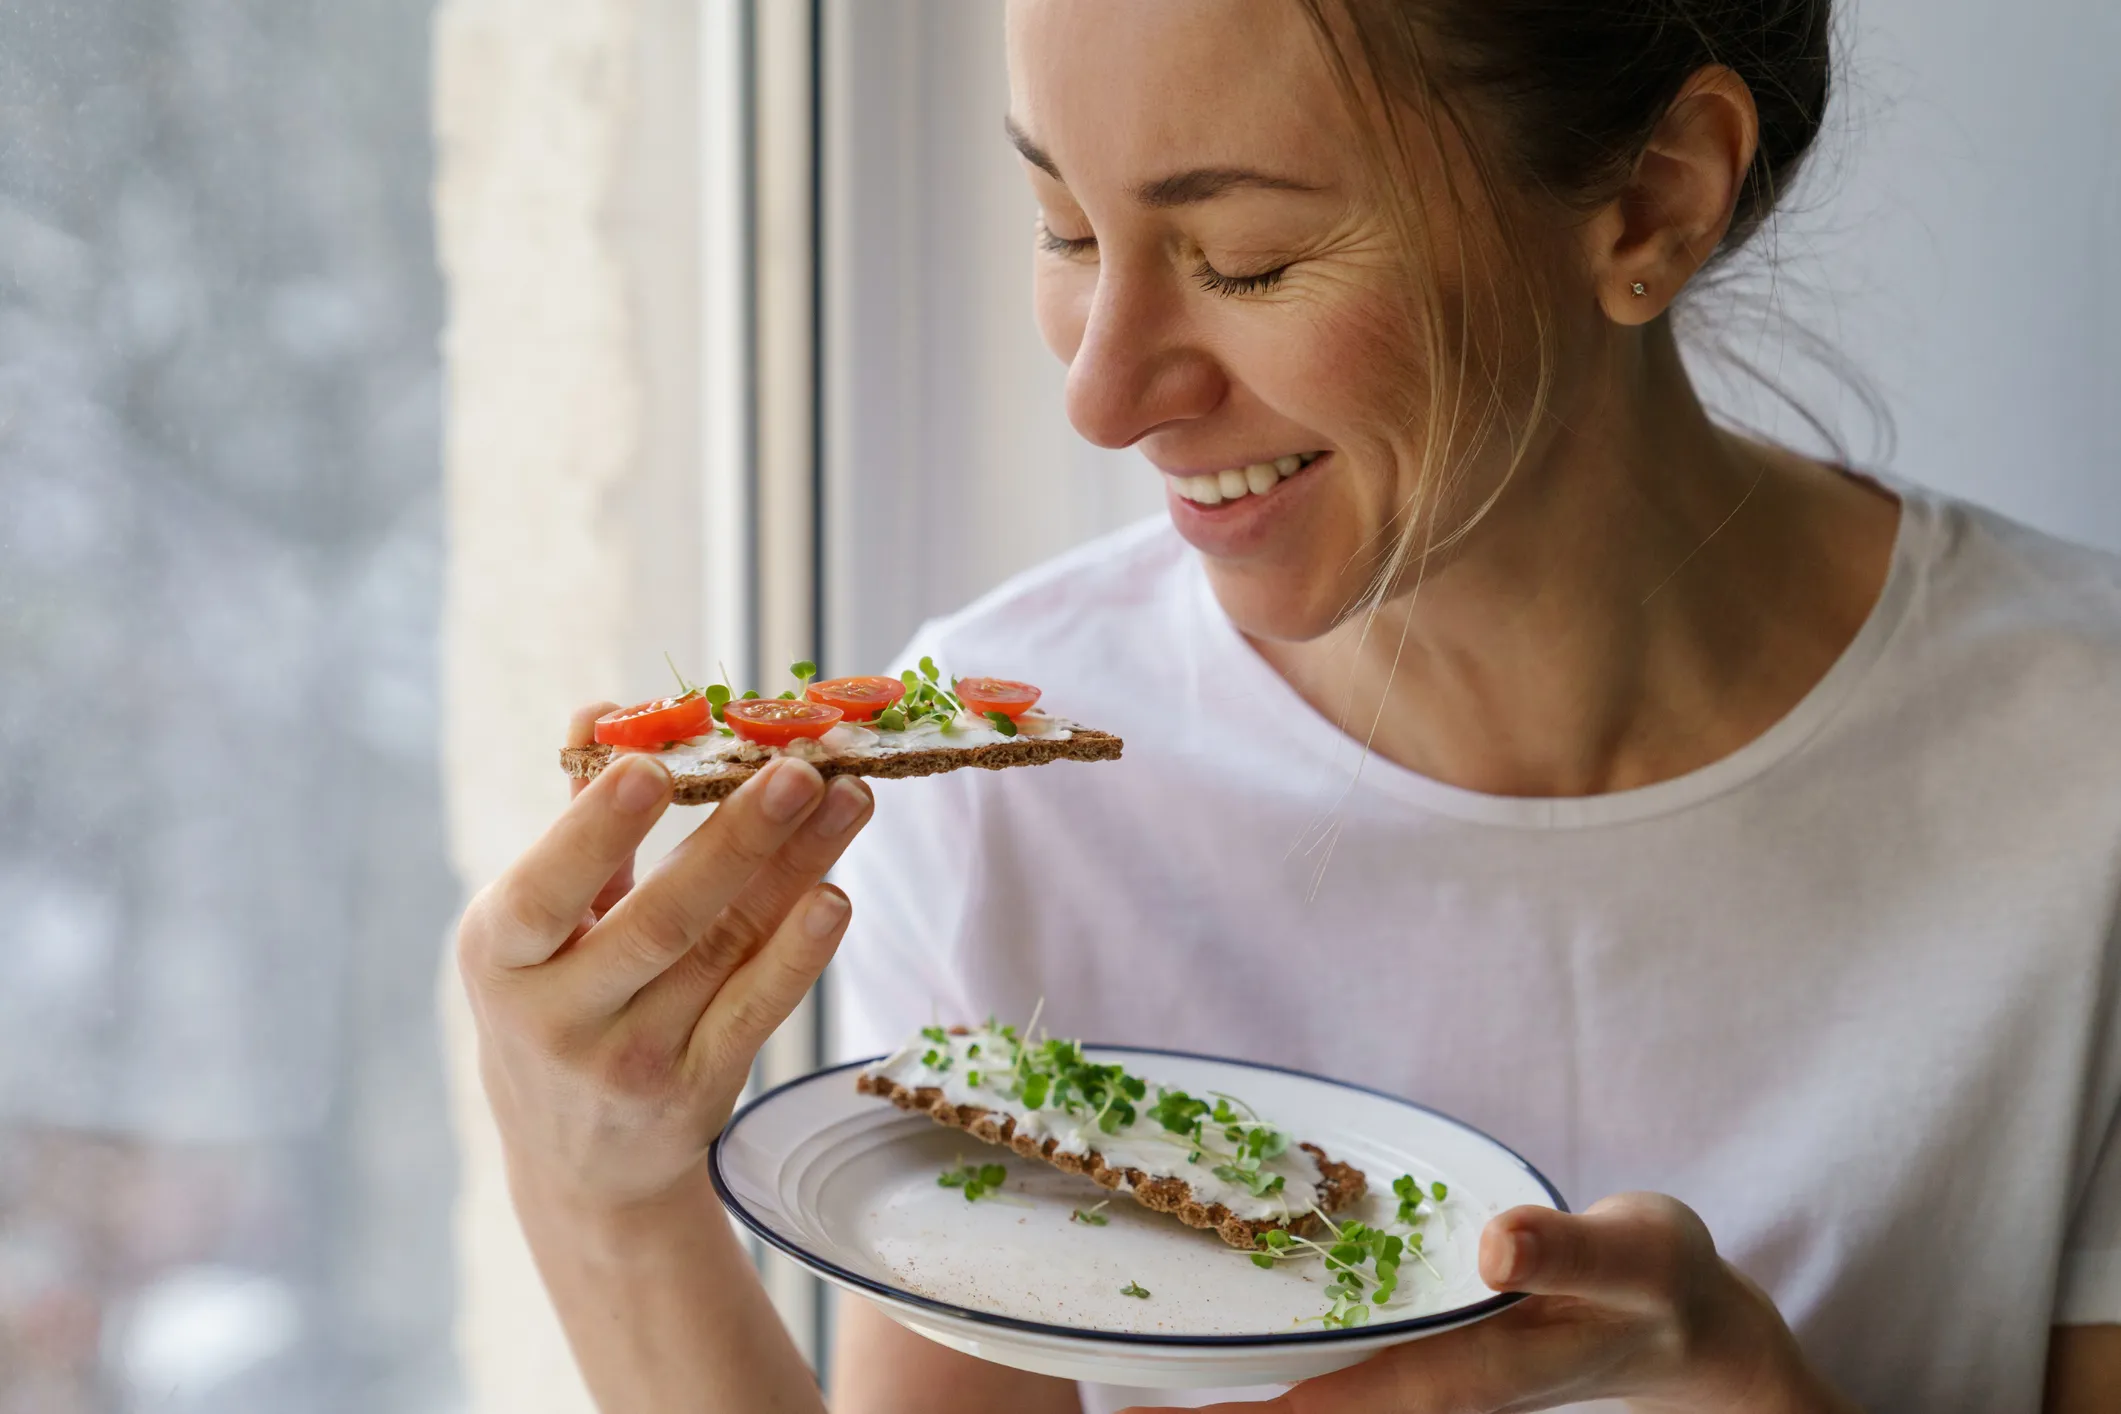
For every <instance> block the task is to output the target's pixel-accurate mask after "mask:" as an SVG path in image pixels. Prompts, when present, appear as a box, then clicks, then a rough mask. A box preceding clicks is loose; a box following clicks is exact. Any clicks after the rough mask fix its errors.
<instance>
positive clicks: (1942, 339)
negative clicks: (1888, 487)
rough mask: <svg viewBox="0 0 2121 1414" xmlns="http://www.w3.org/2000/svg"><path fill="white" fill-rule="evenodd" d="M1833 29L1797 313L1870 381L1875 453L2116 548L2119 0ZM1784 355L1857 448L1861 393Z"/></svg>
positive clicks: (1862, 441) (1919, 7) (1924, 3)
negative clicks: (1833, 82)
mask: <svg viewBox="0 0 2121 1414" xmlns="http://www.w3.org/2000/svg"><path fill="white" fill-rule="evenodd" d="M1844 24H1845V28H1846V29H1847V30H1848V31H1849V32H1850V34H1851V38H1852V43H1851V44H1850V45H1849V46H1848V47H1847V48H1846V49H1845V50H1844V53H1845V55H1846V59H1845V64H1844V69H1845V73H1844V82H1843V86H1842V90H1841V93H1840V96H1839V98H1838V99H1837V101H1836V104H1835V107H1834V111H1833V116H1832V121H1831V125H1830V131H1829V133H1828V135H1827V137H1826V138H1825V140H1824V142H1823V144H1822V147H1821V149H1820V153H1819V157H1820V160H1819V162H1818V163H1817V164H1816V166H1815V167H1814V169H1813V170H1812V172H1811V173H1809V174H1808V177H1807V180H1806V181H1805V182H1804V183H1803V184H1802V186H1801V188H1800V190H1799V191H1798V192H1797V193H1796V194H1795V195H1796V198H1797V199H1796V202H1795V204H1794V209H1793V211H1792V213H1791V215H1790V216H1789V218H1788V219H1787V220H1786V221H1785V222H1784V226H1783V232H1782V235H1781V239H1780V254H1781V256H1782V266H1781V272H1782V276H1783V281H1782V298H1783V300H1784V302H1785V304H1786V307H1787V312H1788V314H1789V315H1790V317H1791V318H1792V320H1793V321H1794V323H1795V325H1796V327H1797V328H1799V329H1802V330H1806V331H1809V332H1811V333H1813V334H1816V335H1818V336H1820V337H1822V338H1824V339H1825V340H1827V341H1828V342H1829V343H1830V344H1831V345H1832V346H1833V347H1834V348H1835V349H1837V350H1838V351H1839V352H1840V354H1841V355H1842V356H1843V357H1844V358H1845V359H1846V360H1847V361H1848V363H1849V364H1850V365H1851V366H1852V367H1854V368H1855V369H1857V370H1858V371H1860V372H1861V373H1862V374H1864V375H1865V376H1866V377H1868V378H1869V379H1870V381H1871V382H1872V383H1873V385H1874V386H1875V387H1876V389H1877V390H1878V392H1879V393H1880V394H1882V396H1883V397H1884V399H1885V401H1886V404H1887V406H1888V407H1889V408H1890V410H1891V412H1892V415H1893V422H1894V425H1895V427H1896V428H1897V433H1898V439H1897V448H1895V449H1894V450H1893V452H1892V455H1891V457H1890V460H1889V461H1888V462H1887V466H1888V467H1889V469H1891V470H1894V471H1896V472H1897V473H1898V474H1900V475H1902V476H1904V477H1907V478H1908V479H1910V480H1914V481H1920V482H1924V483H1927V484H1929V485H1933V486H1937V487H1940V488H1942V489H1944V490H1947V491H1950V492H1953V493H1955V494H1958V495H1962V496H1966V497H1968V498H1970V499H1972V500H1976V501H1980V502H1983V503H1986V504H1988V505H1991V506H1995V507H1997V508H1998V509H2000V510H2003V511H2005V512H2007V513H2009V514H2011V515H2014V516H2017V517H2019V518H2021V519H2024V520H2027V521H2031V522H2032V523H2034V524H2036V525H2039V526H2041V527H2043V528H2045V529H2048V530H2052V531H2055V532H2056V533H2058V534H2062V535H2066V536H2069V537H2071V538H2073V539H2078V540H2085V541H2090V542H2092V543H2095V544H2099V545H2102V546H2106V547H2108V548H2113V549H2121V480H2117V476H2121V423H2117V421H2116V420H2115V416H2114V414H2115V412H2116V411H2117V404H2121V4H2116V3H2115V2H2114V0H2011V3H2002V0H1861V3H1860V4H1858V5H1857V6H1856V7H1855V8H1854V9H1853V10H1852V11H1851V12H1850V14H1849V15H1848V16H1847V17H1846V18H1845V21H1844ZM1731 331H1732V332H1733V333H1735V334H1738V335H1739V336H1740V338H1741V340H1743V339H1746V338H1751V339H1753V340H1754V341H1755V347H1760V348H1763V349H1766V350H1770V351H1772V350H1773V349H1774V348H1775V346H1776V345H1775V341H1774V340H1772V339H1769V340H1768V341H1766V342H1765V343H1762V342H1760V339H1761V331H1762V326H1761V325H1760V324H1759V322H1758V321H1757V320H1756V321H1754V322H1752V323H1750V324H1748V323H1745V322H1743V321H1741V322H1738V323H1735V324H1733V325H1732V326H1731ZM1783 347H1784V348H1785V349H1786V348H1787V347H1788V346H1787V344H1785V345H1783ZM1784 356H1785V357H1790V355H1788V354H1785V355H1784ZM1790 371H1791V373H1792V375H1793V376H1792V381H1793V382H1795V383H1796V384H1797V385H1798V386H1799V387H1800V388H1801V389H1803V390H1805V397H1806V401H1807V402H1808V403H1810V404H1811V405H1813V406H1814V407H1816V408H1819V409H1822V410H1826V411H1829V412H1832V413H1837V414H1839V416H1840V417H1841V420H1842V421H1843V423H1844V426H1845V428H1846V430H1847V431H1848V433H1849V438H1848V440H1849V441H1850V442H1851V443H1852V445H1853V449H1854V451H1855V452H1856V454H1857V455H1858V457H1859V458H1860V459H1867V458H1866V453H1867V452H1868V451H1869V450H1870V448H1869V445H1868V439H1867V438H1865V437H1864V436H1863V435H1862V431H1863V419H1862V418H1861V416H1860V411H1859V409H1857V408H1856V407H1855V406H1854V405H1853V403H1852V401H1851V400H1850V399H1849V398H1848V397H1846V396H1845V395H1838V396H1837V392H1836V389H1835V387H1834V385H1833V384H1832V382H1831V380H1829V379H1826V378H1824V377H1822V376H1820V375H1819V374H1818V373H1817V372H1816V371H1815V370H1807V369H1804V368H1802V367H1801V366H1798V365H1797V364H1796V363H1792V364H1791V367H1790ZM1734 401H1735V400H1734ZM1781 425H1782V427H1783V429H1784V430H1786V431H1789V432H1790V433H1791V434H1792V435H1796V433H1797V429H1796V428H1795V427H1794V426H1793V425H1791V424H1790V423H1789V422H1788V420H1787V419H1785V420H1784V421H1783V423H1782V424H1781Z"/></svg>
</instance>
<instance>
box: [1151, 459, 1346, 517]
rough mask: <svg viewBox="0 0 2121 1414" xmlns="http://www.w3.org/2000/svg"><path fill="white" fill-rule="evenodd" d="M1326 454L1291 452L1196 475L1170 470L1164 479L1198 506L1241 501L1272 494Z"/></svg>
mask: <svg viewBox="0 0 2121 1414" xmlns="http://www.w3.org/2000/svg"><path fill="white" fill-rule="evenodd" d="M1323 455H1324V453H1322V452H1299V453H1292V454H1289V455H1285V456H1280V457H1276V458H1275V459H1274V460H1272V461H1263V462H1254V463H1252V464H1251V465H1249V466H1239V467H1229V468H1227V469H1225V470H1223V471H1212V472H1205V473H1202V474H1200V475H1196V476H1180V475H1174V474H1171V473H1169V472H1167V473H1165V479H1166V480H1168V481H1169V482H1170V483H1171V489H1172V490H1173V491H1174V492H1176V493H1177V494H1178V495H1179V496H1180V497H1182V498H1183V499H1185V500H1188V501H1191V502H1193V503H1194V504H1195V505H1199V506H1219V505H1222V504H1223V503H1224V502H1225V501H1241V500H1243V499H1244V498H1246V497H1247V496H1267V495H1271V494H1272V493H1273V492H1274V491H1275V490H1276V489H1277V488H1278V487H1279V486H1280V485H1281V483H1282V482H1284V481H1287V480H1288V479H1289V478H1290V477H1292V476H1294V475H1296V473H1298V472H1299V471H1302V470H1303V469H1304V468H1305V467H1307V466H1309V465H1310V464H1311V463H1312V462H1314V461H1317V460H1318V459H1319V457H1321V456H1323Z"/></svg>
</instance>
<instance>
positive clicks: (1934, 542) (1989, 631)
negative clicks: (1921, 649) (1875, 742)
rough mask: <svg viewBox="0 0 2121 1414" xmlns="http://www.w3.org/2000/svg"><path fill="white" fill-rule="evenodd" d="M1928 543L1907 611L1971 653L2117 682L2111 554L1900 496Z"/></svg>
mask: <svg viewBox="0 0 2121 1414" xmlns="http://www.w3.org/2000/svg"><path fill="white" fill-rule="evenodd" d="M1910 505H1911V508H1912V513H1914V514H1918V515H1921V516H1922V517H1923V518H1924V520H1925V521H1926V522H1927V524H1926V526H1925V527H1924V530H1925V533H1926V535H1927V537H1928V539H1929V541H1930V546H1929V551H1928V553H1927V554H1926V555H1925V556H1923V557H1922V558H1923V560H1924V568H1923V573H1922V576H1921V583H1920V585H1919V589H1918V597H1917V603H1916V609H1917V612H1918V614H1919V615H1920V617H1921V619H1922V621H1923V623H1924V625H1925V627H1927V628H1929V629H1930V630H1932V632H1933V633H1934V634H1935V635H1936V636H1937V637H1938V638H1940V639H1941V640H1942V641H1944V642H1947V643H1951V644H1954V645H1956V646H1957V647H1958V648H1960V649H1963V650H1964V651H1966V652H1968V653H1970V654H1973V655H1975V656H1979V657H1984V658H1985V657H1988V656H1990V655H1995V654H2002V655H2004V656H2006V657H2009V658H2012V659H2014V660H2021V661H2023V662H2025V663H2026V664H2027V665H2034V664H2041V665H2046V666H2048V667H2052V668H2057V669H2060V668H2074V669H2076V670H2078V671H2081V672H2085V673H2091V674H2095V675H2099V676H2105V677H2109V678H2111V679H2112V680H2113V682H2114V685H2115V686H2116V688H2117V689H2121V557H2117V556H2115V555H2112V554H2109V553H2107V552H2105V551H2102V550H2095V549H2092V548H2091V547H2089V546H2085V545H2078V544H2073V543H2071V542H2070V541H2067V540H2063V539H2061V538H2059V537H2057V536H2053V535H2049V534H2047V533H2045V532H2043V531H2039V530H2035V529H2033V528H2032V527H2031V526H2027V525H2022V524H2020V523H2018V522H2017V521H2013V520H2011V519H2009V518H2008V517H2006V516H2003V515H1999V514H1998V513H1996V512H1994V511H1991V510H1986V509H1984V508H1982V507H1979V506H1974V505H1970V504H1968V503H1966V502H1963V501H1956V500H1952V499H1949V498H1945V497H1939V496H1928V495H1924V496H1921V497H1919V498H1912V499H1911V500H1910Z"/></svg>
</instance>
